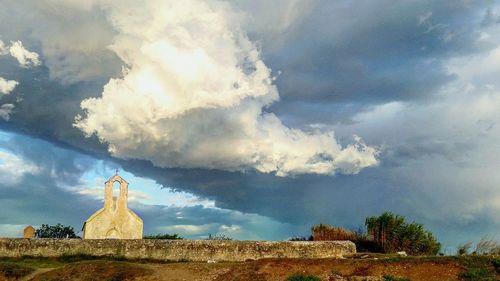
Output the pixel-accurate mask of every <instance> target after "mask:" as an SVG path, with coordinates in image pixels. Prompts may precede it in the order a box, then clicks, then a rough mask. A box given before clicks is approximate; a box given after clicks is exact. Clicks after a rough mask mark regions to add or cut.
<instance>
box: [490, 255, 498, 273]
mask: <svg viewBox="0 0 500 281" xmlns="http://www.w3.org/2000/svg"><path fill="white" fill-rule="evenodd" d="M491 263H492V264H493V267H495V270H496V271H497V272H498V273H500V258H494V259H493V260H492V261H491Z"/></svg>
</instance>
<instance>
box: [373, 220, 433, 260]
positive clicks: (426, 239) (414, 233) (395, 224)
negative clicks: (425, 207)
mask: <svg viewBox="0 0 500 281" xmlns="http://www.w3.org/2000/svg"><path fill="white" fill-rule="evenodd" d="M365 225H366V228H367V229H368V235H370V236H371V238H372V239H373V240H374V241H375V242H376V243H377V244H378V245H379V246H380V247H381V248H382V249H383V250H384V251H385V252H396V251H406V252H407V253H408V254H413V255H422V254H432V255H435V254H437V253H438V252H439V249H440V248H441V244H440V243H439V242H438V241H437V240H436V239H435V238H434V236H433V235H432V233H431V232H429V231H427V230H425V229H424V227H423V225H422V224H419V223H416V222H412V223H406V222H405V218H404V217H403V216H399V215H394V214H393V213H390V212H385V213H383V214H382V215H380V216H378V217H376V216H375V217H368V218H366V221H365Z"/></svg>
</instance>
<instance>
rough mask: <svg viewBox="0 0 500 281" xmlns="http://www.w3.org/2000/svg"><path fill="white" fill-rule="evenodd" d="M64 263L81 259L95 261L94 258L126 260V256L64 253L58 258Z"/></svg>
mask: <svg viewBox="0 0 500 281" xmlns="http://www.w3.org/2000/svg"><path fill="white" fill-rule="evenodd" d="M57 260H58V261H60V262H62V263H72V262H79V261H93V260H106V261H126V260H127V258H126V257H124V256H111V255H110V256H94V255H87V254H64V255H62V256H60V257H58V258H57Z"/></svg>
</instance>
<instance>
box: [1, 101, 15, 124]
mask: <svg viewBox="0 0 500 281" xmlns="http://www.w3.org/2000/svg"><path fill="white" fill-rule="evenodd" d="M14 108H15V106H14V105H13V104H12V103H6V104H2V105H1V106H0V118H2V119H3V120H5V121H9V119H10V115H11V114H12V110H13V109H14Z"/></svg>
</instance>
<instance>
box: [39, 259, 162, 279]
mask: <svg viewBox="0 0 500 281" xmlns="http://www.w3.org/2000/svg"><path fill="white" fill-rule="evenodd" d="M151 273H152V271H151V270H150V269H148V268H147V267H144V266H141V265H137V264H133V263H129V262H121V261H102V260H96V261H82V262H75V263H68V264H66V265H64V266H62V267H59V268H56V269H53V270H51V271H48V272H45V273H42V274H39V275H37V276H35V278H33V281H60V280H79V281H95V280H107V281H125V280H135V279H136V278H137V277H142V276H146V275H149V274H151Z"/></svg>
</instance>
